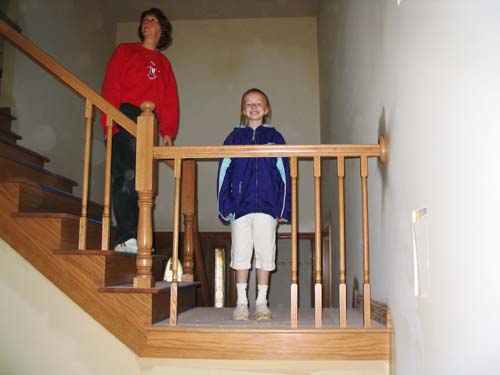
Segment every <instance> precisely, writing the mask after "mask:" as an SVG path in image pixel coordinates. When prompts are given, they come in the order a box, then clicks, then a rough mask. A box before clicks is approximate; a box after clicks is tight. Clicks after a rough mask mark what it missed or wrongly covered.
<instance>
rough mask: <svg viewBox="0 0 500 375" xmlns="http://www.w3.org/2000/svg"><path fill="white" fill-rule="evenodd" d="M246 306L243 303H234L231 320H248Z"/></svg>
mask: <svg viewBox="0 0 500 375" xmlns="http://www.w3.org/2000/svg"><path fill="white" fill-rule="evenodd" d="M248 315H249V314H248V306H247V305H245V304H240V305H236V308H235V309H234V311H233V320H248Z"/></svg>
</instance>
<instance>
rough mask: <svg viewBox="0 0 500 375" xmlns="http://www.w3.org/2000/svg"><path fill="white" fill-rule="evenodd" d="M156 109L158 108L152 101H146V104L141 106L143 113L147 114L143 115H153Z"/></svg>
mask: <svg viewBox="0 0 500 375" xmlns="http://www.w3.org/2000/svg"><path fill="white" fill-rule="evenodd" d="M155 108H156V106H155V103H153V102H150V101H145V102H143V103H142V104H141V109H142V112H146V113H143V115H144V114H151V113H153V111H154V110H155ZM148 112H149V113H148Z"/></svg>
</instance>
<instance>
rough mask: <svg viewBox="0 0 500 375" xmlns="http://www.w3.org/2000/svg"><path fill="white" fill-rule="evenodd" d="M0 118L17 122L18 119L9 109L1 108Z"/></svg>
mask: <svg viewBox="0 0 500 375" xmlns="http://www.w3.org/2000/svg"><path fill="white" fill-rule="evenodd" d="M0 116H2V117H5V118H7V119H9V120H17V118H16V117H15V116H14V115H13V114H12V113H10V108H9V107H0Z"/></svg>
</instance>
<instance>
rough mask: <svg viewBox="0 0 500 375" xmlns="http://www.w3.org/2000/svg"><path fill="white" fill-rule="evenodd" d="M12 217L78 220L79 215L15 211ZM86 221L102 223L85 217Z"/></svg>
mask: <svg viewBox="0 0 500 375" xmlns="http://www.w3.org/2000/svg"><path fill="white" fill-rule="evenodd" d="M12 217H17V218H23V217H26V218H30V217H31V218H39V219H44V218H47V219H66V220H75V221H79V220H80V216H78V215H73V214H68V213H65V212H16V213H13V214H12ZM87 221H88V222H89V223H91V224H99V225H100V224H102V222H100V221H98V220H94V219H90V218H87Z"/></svg>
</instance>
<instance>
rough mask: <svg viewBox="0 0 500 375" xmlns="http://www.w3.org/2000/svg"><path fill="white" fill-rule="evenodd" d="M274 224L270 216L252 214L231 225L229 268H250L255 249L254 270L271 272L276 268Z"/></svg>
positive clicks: (274, 221) (274, 220)
mask: <svg viewBox="0 0 500 375" xmlns="http://www.w3.org/2000/svg"><path fill="white" fill-rule="evenodd" d="M276 224H277V221H276V219H275V218H273V217H272V216H270V215H267V214H263V213H253V214H248V215H245V216H242V217H240V218H238V219H236V220H234V221H233V222H232V223H231V268H233V269H235V270H247V269H250V268H251V260H252V253H253V250H254V249H255V268H258V269H261V270H263V271H272V270H274V269H275V268H276V264H275V258H276Z"/></svg>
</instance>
